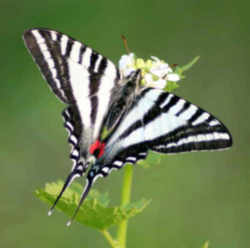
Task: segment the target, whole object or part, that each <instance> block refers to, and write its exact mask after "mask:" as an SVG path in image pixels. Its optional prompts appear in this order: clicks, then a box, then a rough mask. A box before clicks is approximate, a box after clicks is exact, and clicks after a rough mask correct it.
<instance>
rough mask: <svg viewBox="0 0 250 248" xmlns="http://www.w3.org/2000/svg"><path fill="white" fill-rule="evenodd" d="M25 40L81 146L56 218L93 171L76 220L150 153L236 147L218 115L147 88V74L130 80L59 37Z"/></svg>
mask: <svg viewBox="0 0 250 248" xmlns="http://www.w3.org/2000/svg"><path fill="white" fill-rule="evenodd" d="M24 41H25V44H26V46H27V48H28V50H29V51H30V53H31V55H32V56H33V58H34V60H35V62H36V63H37V64H38V67H39V68H40V70H41V72H42V74H43V76H44V77H45V79H46V80H47V82H48V83H49V85H50V87H51V89H52V90H53V92H54V93H55V94H56V96H57V97H58V98H59V99H60V100H62V101H63V102H64V103H65V104H66V105H67V107H66V108H65V110H64V111H63V113H62V115H63V118H64V126H65V128H66V129H67V130H68V131H69V138H68V141H69V143H71V144H72V146H73V147H72V151H71V154H70V158H71V159H72V160H73V168H72V170H71V172H70V174H69V176H68V178H67V179H66V181H65V184H64V186H63V188H62V190H61V192H60V194H59V195H58V197H57V200H56V201H55V203H54V205H53V206H52V208H51V210H50V211H49V214H51V213H52V210H53V208H54V206H55V205H56V203H57V202H58V200H59V199H60V197H61V196H62V194H63V192H64V191H65V190H66V188H67V187H69V185H70V184H71V182H72V181H73V180H74V179H75V178H77V177H80V176H82V175H83V174H84V173H85V172H87V169H88V167H89V166H91V167H90V169H89V170H88V172H87V176H86V185H85V188H84V190H83V193H82V196H81V200H80V203H79V205H78V208H77V210H76V212H75V214H76V213H77V211H78V209H79V207H80V206H81V204H82V202H83V200H84V199H85V198H86V196H87V194H88V192H89V190H90V188H91V187H92V185H93V183H94V181H95V180H96V179H97V178H98V177H105V176H107V175H108V174H109V173H110V172H111V170H112V169H120V168H122V167H123V166H124V164H126V163H132V164H135V163H136V162H137V161H138V160H140V159H145V158H146V156H147V154H148V151H149V150H152V151H154V152H160V153H180V152H190V151H198V150H216V149H222V148H227V147H230V146H231V145H232V137H231V135H230V133H229V131H228V130H227V128H226V127H225V126H224V125H223V124H222V123H221V122H220V121H219V120H218V119H216V118H215V117H214V116H213V115H211V114H209V113H208V112H206V111H204V110H202V109H201V108H199V107H197V106H195V105H194V104H192V103H190V102H188V101H186V100H184V99H182V98H180V97H178V96H176V95H174V94H171V93H168V92H164V91H161V90H159V89H155V88H149V87H142V86H140V80H141V73H140V70H137V71H133V72H131V74H130V75H129V76H127V77H123V76H122V74H121V73H120V72H119V70H118V69H117V68H116V66H115V65H114V64H113V63H112V62H111V61H109V60H108V59H107V58H105V57H104V56H102V55H101V54H99V53H97V52H96V51H94V50H92V49H91V48H90V47H88V46H86V45H84V44H82V43H81V42H79V41H76V40H74V39H73V38H71V37H69V36H67V35H65V34H62V33H60V32H57V31H53V30H49V29H42V28H39V29H30V30H27V31H26V32H25V33H24ZM107 130H108V135H106V137H105V138H103V137H102V133H103V132H104V131H107ZM74 216H75V215H74Z"/></svg>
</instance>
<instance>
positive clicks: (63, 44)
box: [60, 35, 69, 55]
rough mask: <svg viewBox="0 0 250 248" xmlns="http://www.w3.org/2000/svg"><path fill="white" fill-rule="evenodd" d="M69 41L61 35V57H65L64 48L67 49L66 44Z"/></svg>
mask: <svg viewBox="0 0 250 248" xmlns="http://www.w3.org/2000/svg"><path fill="white" fill-rule="evenodd" d="M68 41H69V38H68V37H67V36H66V35H63V36H62V39H61V44H60V45H61V53H62V55H65V54H66V48H67V43H68Z"/></svg>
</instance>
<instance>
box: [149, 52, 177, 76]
mask: <svg viewBox="0 0 250 248" xmlns="http://www.w3.org/2000/svg"><path fill="white" fill-rule="evenodd" d="M151 58H152V59H153V60H154V61H153V64H152V67H151V69H150V72H151V73H153V74H155V75H156V76H158V77H161V78H163V77H165V76H166V75H167V74H168V73H169V72H172V71H173V70H172V69H171V68H170V67H169V65H168V64H167V63H165V62H163V61H160V60H159V59H158V58H157V57H155V56H151Z"/></svg>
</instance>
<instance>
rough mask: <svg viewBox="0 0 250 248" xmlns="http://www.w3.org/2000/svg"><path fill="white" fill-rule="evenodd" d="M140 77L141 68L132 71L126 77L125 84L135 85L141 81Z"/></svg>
mask: <svg viewBox="0 0 250 248" xmlns="http://www.w3.org/2000/svg"><path fill="white" fill-rule="evenodd" d="M141 79H142V77H141V69H138V70H136V71H132V72H131V73H130V74H129V75H128V76H127V77H126V78H125V81H126V84H129V83H131V84H133V85H134V84H136V86H139V85H140V81H141Z"/></svg>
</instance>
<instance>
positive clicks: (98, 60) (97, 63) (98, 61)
mask: <svg viewBox="0 0 250 248" xmlns="http://www.w3.org/2000/svg"><path fill="white" fill-rule="evenodd" d="M102 58H103V57H102V55H100V54H98V59H97V60H96V62H95V68H94V72H98V69H99V65H100V63H101V60H102Z"/></svg>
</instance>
